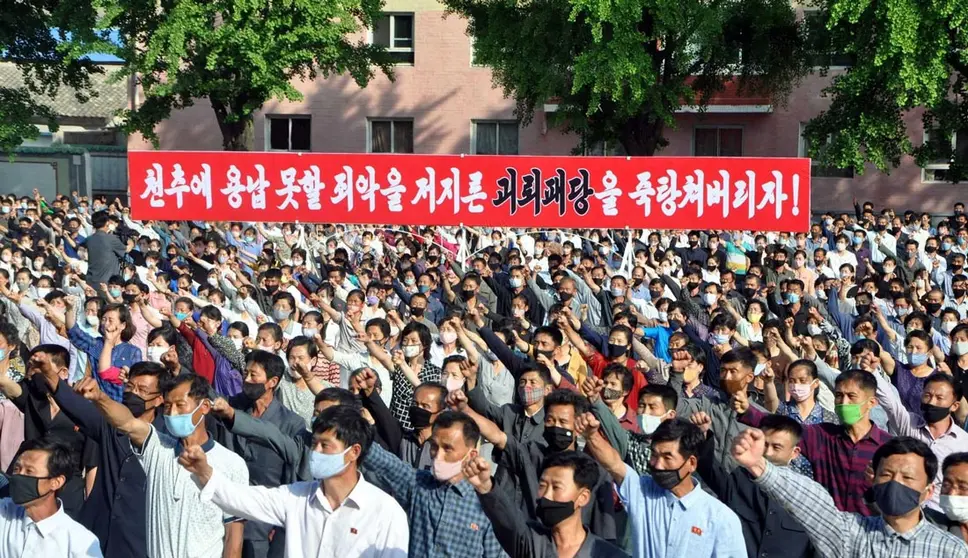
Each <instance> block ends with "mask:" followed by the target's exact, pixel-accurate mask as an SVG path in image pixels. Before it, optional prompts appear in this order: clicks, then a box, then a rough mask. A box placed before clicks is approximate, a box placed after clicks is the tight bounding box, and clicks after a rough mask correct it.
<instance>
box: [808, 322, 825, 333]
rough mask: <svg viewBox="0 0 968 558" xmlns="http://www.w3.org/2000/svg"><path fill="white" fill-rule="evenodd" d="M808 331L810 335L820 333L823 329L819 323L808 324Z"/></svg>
mask: <svg viewBox="0 0 968 558" xmlns="http://www.w3.org/2000/svg"><path fill="white" fill-rule="evenodd" d="M807 333H809V334H810V335H820V334H821V333H822V330H821V329H820V326H818V325H817V324H807Z"/></svg>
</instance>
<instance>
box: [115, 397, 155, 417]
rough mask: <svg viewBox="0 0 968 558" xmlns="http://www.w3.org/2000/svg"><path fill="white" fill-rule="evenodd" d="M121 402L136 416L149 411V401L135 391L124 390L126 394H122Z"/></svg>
mask: <svg viewBox="0 0 968 558" xmlns="http://www.w3.org/2000/svg"><path fill="white" fill-rule="evenodd" d="M121 404H122V405H124V406H125V407H127V408H128V410H129V411H131V414H132V415H134V416H135V418H138V417H140V416H141V415H143V414H145V413H146V412H147V411H148V409H147V408H146V406H147V405H146V404H147V401H145V400H144V399H142V398H141V396H140V395H138V394H136V393H135V392H133V391H126V392H124V395H122V396H121Z"/></svg>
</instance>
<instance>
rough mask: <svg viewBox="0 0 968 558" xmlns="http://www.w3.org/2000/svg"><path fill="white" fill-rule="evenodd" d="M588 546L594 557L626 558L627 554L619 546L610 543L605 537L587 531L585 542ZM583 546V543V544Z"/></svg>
mask: <svg viewBox="0 0 968 558" xmlns="http://www.w3.org/2000/svg"><path fill="white" fill-rule="evenodd" d="M586 544H588V548H589V550H590V551H591V553H590V555H591V556H595V558H627V557H628V554H626V553H625V551H624V550H622V549H621V548H620V547H618V546H616V545H615V544H614V543H610V542H608V541H606V540H605V539H603V538H601V537H599V536H598V535H596V534H594V533H591V532H589V533H588V540H587V543H586ZM583 546H584V545H583Z"/></svg>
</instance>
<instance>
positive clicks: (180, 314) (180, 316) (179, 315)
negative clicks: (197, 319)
mask: <svg viewBox="0 0 968 558" xmlns="http://www.w3.org/2000/svg"><path fill="white" fill-rule="evenodd" d="M188 316H191V314H189V313H188V312H175V317H176V318H178V321H180V322H184V321H185V318H187V317H188Z"/></svg>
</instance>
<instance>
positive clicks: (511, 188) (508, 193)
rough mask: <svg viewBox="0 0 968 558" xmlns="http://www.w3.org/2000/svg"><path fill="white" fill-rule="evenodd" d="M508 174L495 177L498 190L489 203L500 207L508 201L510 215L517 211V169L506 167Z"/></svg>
mask: <svg viewBox="0 0 968 558" xmlns="http://www.w3.org/2000/svg"><path fill="white" fill-rule="evenodd" d="M506 170H507V173H508V175H507V176H505V177H502V178H499V179H497V185H498V188H499V190H498V192H497V196H495V197H494V199H493V200H491V204H493V205H494V207H501V206H502V205H504V204H506V203H509V202H510V205H511V215H514V214H515V213H517V212H518V198H517V191H516V190H517V189H518V188H517V187H518V171H517V170H516V169H515V168H514V167H507V169H506Z"/></svg>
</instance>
